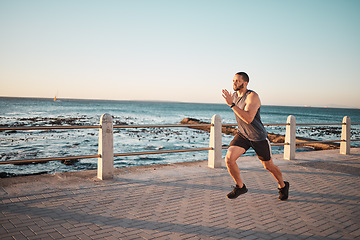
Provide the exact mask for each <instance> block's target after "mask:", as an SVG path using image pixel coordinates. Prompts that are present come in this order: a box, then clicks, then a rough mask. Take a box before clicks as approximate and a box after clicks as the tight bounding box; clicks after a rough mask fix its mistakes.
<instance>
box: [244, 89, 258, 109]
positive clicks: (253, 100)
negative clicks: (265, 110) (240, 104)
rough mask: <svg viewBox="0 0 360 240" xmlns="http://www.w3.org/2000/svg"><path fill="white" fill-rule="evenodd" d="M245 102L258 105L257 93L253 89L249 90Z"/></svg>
mask: <svg viewBox="0 0 360 240" xmlns="http://www.w3.org/2000/svg"><path fill="white" fill-rule="evenodd" d="M246 104H254V105H258V107H260V105H261V102H260V97H259V94H257V93H256V92H254V91H251V92H250V93H249V95H248V97H247V98H246Z"/></svg>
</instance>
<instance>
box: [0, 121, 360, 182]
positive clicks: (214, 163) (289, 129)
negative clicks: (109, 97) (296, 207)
mask: <svg viewBox="0 0 360 240" xmlns="http://www.w3.org/2000/svg"><path fill="white" fill-rule="evenodd" d="M264 125H265V126H286V134H285V142H284V143H272V144H271V146H284V159H289V160H291V159H295V146H296V145H303V144H309V143H334V142H340V153H342V154H349V153H350V142H351V141H360V139H350V129H351V125H360V123H352V124H351V123H350V118H348V117H344V120H343V122H342V123H297V124H296V123H295V118H294V117H293V116H289V117H288V121H287V123H273V124H271V123H267V124H264ZM305 125H307V126H316V125H323V126H324V125H325V126H331V125H341V126H342V133H341V139H337V140H326V141H303V142H297V141H296V138H295V135H296V130H295V128H296V126H305ZM236 126H237V124H221V118H220V116H218V115H214V116H213V118H212V122H211V123H209V124H171V125H112V117H111V116H110V115H109V114H103V115H102V117H101V121H100V125H95V126H90V125H87V126H35V127H0V131H10V130H15V131H18V130H19V131H20V130H21V131H23V130H25V131H26V130H65V129H99V130H100V131H99V149H98V154H94V155H80V156H66V157H50V158H37V159H23V160H10V161H0V164H26V163H34V162H48V161H59V160H75V159H88V158H98V177H99V178H100V179H107V178H112V171H113V170H112V169H113V158H114V157H122V156H137V155H149V154H165V153H180V152H194V151H209V158H208V162H209V164H208V165H209V167H219V166H221V150H222V149H227V148H228V146H222V141H221V136H222V132H221V129H222V127H236ZM176 127H191V128H195V127H209V128H210V144H209V147H206V148H190V149H178V150H161V151H146V152H130V153H114V152H113V129H114V128H123V129H128V128H176ZM106 128H107V130H106ZM103 142H106V144H102V143H103ZM110 145H111V148H110V149H111V150H109V149H108V150H106V149H105V148H106V147H109V146H110ZM104 149H105V150H104ZM104 166H105V167H104ZM104 169H105V170H104ZM106 169H107V170H106ZM99 172H101V173H99ZM106 172H109V173H106Z"/></svg>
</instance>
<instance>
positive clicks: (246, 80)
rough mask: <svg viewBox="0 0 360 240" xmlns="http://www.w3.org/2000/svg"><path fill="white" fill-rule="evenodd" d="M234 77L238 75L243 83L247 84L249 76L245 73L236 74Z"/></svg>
mask: <svg viewBox="0 0 360 240" xmlns="http://www.w3.org/2000/svg"><path fill="white" fill-rule="evenodd" d="M236 75H240V76H241V77H242V79H243V80H244V81H245V82H249V80H250V79H249V76H248V75H247V74H246V73H245V72H238V73H236Z"/></svg>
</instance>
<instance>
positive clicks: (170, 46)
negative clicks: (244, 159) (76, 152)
mask: <svg viewBox="0 0 360 240" xmlns="http://www.w3.org/2000/svg"><path fill="white" fill-rule="evenodd" d="M359 12H360V1H359V0H298V1H293V0H273V1H271V0H263V1H261V0H254V1H249V0H233V1H232V0H217V1H215V0H127V1H125V0H113V1H111V0H102V1H100V0H99V1H96V0H61V1H49V0H31V1H29V0H23V1H20V0H0V84H1V86H0V96H17V97H50V98H51V97H54V95H56V94H57V95H58V97H59V98H87V99H114V100H160V101H164V100H165V101H183V102H209V103H222V102H224V101H223V99H222V97H221V89H222V88H227V89H229V90H230V89H231V90H232V78H233V76H234V74H235V73H236V72H238V71H245V72H247V73H248V74H249V76H250V83H249V86H248V87H249V88H250V89H253V90H255V91H257V92H258V93H259V95H260V98H261V100H262V104H264V105H299V106H302V105H311V106H347V107H360V104H359V103H360V25H359V24H360V14H359Z"/></svg>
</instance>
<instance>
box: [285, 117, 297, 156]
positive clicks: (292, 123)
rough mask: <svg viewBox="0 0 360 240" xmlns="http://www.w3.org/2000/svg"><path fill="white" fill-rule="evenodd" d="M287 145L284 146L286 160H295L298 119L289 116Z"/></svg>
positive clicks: (286, 135)
mask: <svg viewBox="0 0 360 240" xmlns="http://www.w3.org/2000/svg"><path fill="white" fill-rule="evenodd" d="M287 124H288V125H286V133H285V143H287V145H284V159H286V160H294V159H295V150H296V119H295V117H294V116H293V115H289V116H288V118H287Z"/></svg>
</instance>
